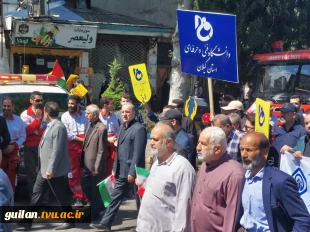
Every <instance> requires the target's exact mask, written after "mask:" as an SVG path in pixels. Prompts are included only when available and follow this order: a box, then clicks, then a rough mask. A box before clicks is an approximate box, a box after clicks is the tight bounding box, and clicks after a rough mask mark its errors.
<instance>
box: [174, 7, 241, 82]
mask: <svg viewBox="0 0 310 232" xmlns="http://www.w3.org/2000/svg"><path fill="white" fill-rule="evenodd" d="M177 14H178V28H179V37H180V55H181V68H182V72H185V73H189V74H193V75H197V76H204V77H210V78H214V79H218V80H223V81H229V82H235V83H238V82H239V80H238V63H237V36H236V16H235V15H227V14H217V13H209V12H198V11H185V10H178V11H177Z"/></svg>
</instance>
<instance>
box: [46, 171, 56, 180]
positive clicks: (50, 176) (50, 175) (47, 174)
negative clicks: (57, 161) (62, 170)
mask: <svg viewBox="0 0 310 232" xmlns="http://www.w3.org/2000/svg"><path fill="white" fill-rule="evenodd" d="M53 176H54V175H53V173H49V172H46V179H48V180H49V179H52V178H53Z"/></svg>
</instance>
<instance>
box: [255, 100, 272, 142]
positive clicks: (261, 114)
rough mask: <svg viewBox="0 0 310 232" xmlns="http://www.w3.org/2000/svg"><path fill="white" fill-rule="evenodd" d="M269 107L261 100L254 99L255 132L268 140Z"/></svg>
mask: <svg viewBox="0 0 310 232" xmlns="http://www.w3.org/2000/svg"><path fill="white" fill-rule="evenodd" d="M269 121H270V105H269V103H268V102H265V101H263V100H262V99H259V98H256V112H255V131H257V132H261V133H263V134H264V135H265V136H266V137H267V138H269V126H270V125H269Z"/></svg>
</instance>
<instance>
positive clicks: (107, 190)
mask: <svg viewBox="0 0 310 232" xmlns="http://www.w3.org/2000/svg"><path fill="white" fill-rule="evenodd" d="M114 185H115V176H112V175H111V176H109V177H107V178H106V179H104V180H103V181H101V182H100V183H99V184H97V186H98V187H99V192H100V196H101V199H102V202H103V204H104V206H105V207H108V206H109V205H110V203H111V201H112V197H111V193H112V191H113V189H114Z"/></svg>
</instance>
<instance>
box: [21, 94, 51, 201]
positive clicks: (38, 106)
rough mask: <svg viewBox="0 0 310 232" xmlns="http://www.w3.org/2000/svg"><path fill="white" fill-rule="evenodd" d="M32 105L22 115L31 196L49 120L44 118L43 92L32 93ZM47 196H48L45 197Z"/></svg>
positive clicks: (28, 184)
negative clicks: (39, 148)
mask: <svg viewBox="0 0 310 232" xmlns="http://www.w3.org/2000/svg"><path fill="white" fill-rule="evenodd" d="M30 103H31V105H30V106H29V107H28V109H26V110H25V111H24V112H23V113H22V114H21V115H20V117H21V119H22V120H23V122H24V124H25V127H26V140H25V142H24V154H25V169H26V174H27V186H28V195H29V197H30V198H31V196H32V190H33V186H34V183H35V181H36V178H37V174H38V173H37V170H38V165H39V164H38V160H39V159H38V147H39V144H40V141H41V137H42V135H43V133H44V130H45V128H46V125H47V122H46V121H44V120H43V118H44V117H43V115H44V110H43V94H42V93H41V92H39V91H34V92H32V93H31V95H30ZM45 198H46V197H45Z"/></svg>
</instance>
